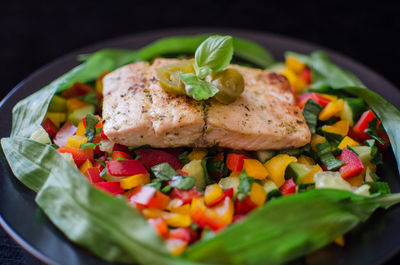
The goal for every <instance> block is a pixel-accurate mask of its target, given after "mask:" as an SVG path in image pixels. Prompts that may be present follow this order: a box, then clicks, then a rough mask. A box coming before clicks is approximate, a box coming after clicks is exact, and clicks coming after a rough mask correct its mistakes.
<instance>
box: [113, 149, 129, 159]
mask: <svg viewBox="0 0 400 265" xmlns="http://www.w3.org/2000/svg"><path fill="white" fill-rule="evenodd" d="M118 158H123V159H126V160H132V159H133V157H132V156H130V155H128V154H127V153H124V152H121V151H113V152H112V153H111V159H112V160H118Z"/></svg>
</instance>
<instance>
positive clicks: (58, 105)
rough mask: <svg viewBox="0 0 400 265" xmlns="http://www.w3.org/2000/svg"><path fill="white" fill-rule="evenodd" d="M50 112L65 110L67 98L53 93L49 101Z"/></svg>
mask: <svg viewBox="0 0 400 265" xmlns="http://www.w3.org/2000/svg"><path fill="white" fill-rule="evenodd" d="M48 111H50V112H67V100H66V99H65V98H63V97H61V96H58V95H54V96H53V98H52V99H51V101H50V105H49V109H48Z"/></svg>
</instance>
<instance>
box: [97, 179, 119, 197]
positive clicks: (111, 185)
mask: <svg viewBox="0 0 400 265" xmlns="http://www.w3.org/2000/svg"><path fill="white" fill-rule="evenodd" d="M94 185H95V186H96V187H98V188H100V189H102V190H104V191H106V192H108V193H110V194H112V195H119V194H123V193H124V190H123V189H122V188H121V187H120V186H119V182H97V183H94Z"/></svg>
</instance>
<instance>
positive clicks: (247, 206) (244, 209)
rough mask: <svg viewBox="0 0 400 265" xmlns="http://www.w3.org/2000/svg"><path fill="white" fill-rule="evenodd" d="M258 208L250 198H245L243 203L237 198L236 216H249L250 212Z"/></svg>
mask: <svg viewBox="0 0 400 265" xmlns="http://www.w3.org/2000/svg"><path fill="white" fill-rule="evenodd" d="M255 208H257V204H255V203H254V202H252V201H251V200H250V196H246V197H244V199H243V200H242V201H239V200H238V199H237V198H236V201H235V214H243V215H245V214H248V213H249V212H251V211H253V210H254V209H255Z"/></svg>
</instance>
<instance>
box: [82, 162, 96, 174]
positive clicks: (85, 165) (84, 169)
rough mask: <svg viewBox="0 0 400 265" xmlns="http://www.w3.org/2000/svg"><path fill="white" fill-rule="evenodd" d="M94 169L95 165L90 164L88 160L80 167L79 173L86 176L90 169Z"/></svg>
mask: <svg viewBox="0 0 400 265" xmlns="http://www.w3.org/2000/svg"><path fill="white" fill-rule="evenodd" d="M92 167H93V164H92V162H90V160H89V159H88V160H86V161H85V162H84V163H83V164H82V165H81V166H80V167H79V171H80V172H81V173H82V174H83V175H85V174H86V171H87V170H88V169H89V168H92Z"/></svg>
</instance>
